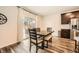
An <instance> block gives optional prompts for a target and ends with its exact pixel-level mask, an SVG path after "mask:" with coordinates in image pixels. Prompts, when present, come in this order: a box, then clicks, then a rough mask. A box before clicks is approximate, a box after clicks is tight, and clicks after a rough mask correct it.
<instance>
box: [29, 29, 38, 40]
mask: <svg viewBox="0 0 79 59" xmlns="http://www.w3.org/2000/svg"><path fill="white" fill-rule="evenodd" d="M29 35H30V39H34V40H37V33H36V29H29Z"/></svg>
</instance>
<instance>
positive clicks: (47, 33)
mask: <svg viewBox="0 0 79 59" xmlns="http://www.w3.org/2000/svg"><path fill="white" fill-rule="evenodd" d="M53 32H54V31H52V32H47V31H40V32H37V35H40V36H42V37H43V42H42V49H44V48H45V47H46V46H45V43H44V42H45V37H47V36H48V35H51V34H52V33H53Z"/></svg>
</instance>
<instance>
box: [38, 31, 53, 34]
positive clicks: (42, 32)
mask: <svg viewBox="0 0 79 59" xmlns="http://www.w3.org/2000/svg"><path fill="white" fill-rule="evenodd" d="M53 32H54V31H52V32H47V31H40V32H37V34H40V35H48V34H51V33H53Z"/></svg>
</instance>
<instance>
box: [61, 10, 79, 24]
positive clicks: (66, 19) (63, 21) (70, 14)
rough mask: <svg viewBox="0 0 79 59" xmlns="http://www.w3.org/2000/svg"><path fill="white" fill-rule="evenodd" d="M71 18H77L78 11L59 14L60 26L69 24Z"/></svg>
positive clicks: (78, 16)
mask: <svg viewBox="0 0 79 59" xmlns="http://www.w3.org/2000/svg"><path fill="white" fill-rule="evenodd" d="M72 18H79V10H78V11H73V12H68V13H63V14H61V24H69V23H70V22H71V19H72Z"/></svg>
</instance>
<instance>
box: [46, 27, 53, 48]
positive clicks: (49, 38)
mask: <svg viewBox="0 0 79 59" xmlns="http://www.w3.org/2000/svg"><path fill="white" fill-rule="evenodd" d="M47 32H53V31H52V28H51V27H48V28H47ZM45 41H46V42H47V48H48V42H52V33H51V34H49V35H47V36H46V37H45Z"/></svg>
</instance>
